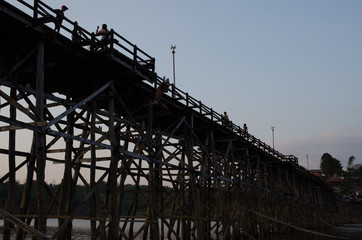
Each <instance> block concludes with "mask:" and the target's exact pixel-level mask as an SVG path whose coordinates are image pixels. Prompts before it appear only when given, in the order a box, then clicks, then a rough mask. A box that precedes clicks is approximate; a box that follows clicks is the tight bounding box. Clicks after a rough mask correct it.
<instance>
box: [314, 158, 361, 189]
mask: <svg viewBox="0 0 362 240" xmlns="http://www.w3.org/2000/svg"><path fill="white" fill-rule="evenodd" d="M354 161H355V157H354V156H350V157H349V159H348V164H347V166H346V170H345V171H344V170H343V167H342V164H341V161H339V160H338V159H336V158H334V157H333V156H332V155H330V154H329V153H324V154H323V155H322V157H321V162H320V168H321V170H322V171H323V173H324V176H322V179H323V180H325V181H327V179H328V178H330V177H341V178H342V179H343V180H342V183H341V186H340V191H339V193H340V194H341V195H349V194H353V193H354V192H355V191H356V189H360V188H362V181H361V180H362V164H355V163H354Z"/></svg>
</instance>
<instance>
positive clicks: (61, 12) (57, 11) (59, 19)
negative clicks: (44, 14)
mask: <svg viewBox="0 0 362 240" xmlns="http://www.w3.org/2000/svg"><path fill="white" fill-rule="evenodd" d="M67 10H68V8H67V6H65V5H63V6H62V8H61V9H55V14H56V16H55V21H54V24H55V27H54V30H55V31H57V32H59V30H60V26H62V22H63V19H64V12H65V11H67Z"/></svg>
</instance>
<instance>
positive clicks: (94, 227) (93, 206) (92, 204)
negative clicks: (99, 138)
mask: <svg viewBox="0 0 362 240" xmlns="http://www.w3.org/2000/svg"><path fill="white" fill-rule="evenodd" d="M95 124H96V102H95V101H93V102H92V116H91V140H92V142H93V141H95V140H96V137H95V131H96V126H95ZM96 161H97V157H96V147H95V146H94V145H93V144H92V145H91V169H90V187H91V188H93V187H94V185H95V179H96ZM96 210H97V209H96V193H94V194H93V195H92V196H91V199H90V213H89V215H90V217H91V218H95V217H96ZM90 227H91V240H96V239H97V225H96V221H95V220H91V222H90Z"/></svg>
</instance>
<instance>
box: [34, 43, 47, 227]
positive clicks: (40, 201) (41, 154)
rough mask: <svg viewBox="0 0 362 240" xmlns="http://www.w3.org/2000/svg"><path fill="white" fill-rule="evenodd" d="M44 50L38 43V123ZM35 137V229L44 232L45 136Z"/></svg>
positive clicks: (40, 106) (38, 134)
mask: <svg viewBox="0 0 362 240" xmlns="http://www.w3.org/2000/svg"><path fill="white" fill-rule="evenodd" d="M44 48H45V44H44V42H43V41H40V42H38V49H37V66H36V109H37V110H38V113H39V114H40V116H39V117H40V121H44V109H43V108H44ZM35 136H36V166H37V171H36V173H37V181H36V183H37V186H36V187H37V194H36V195H37V196H36V197H37V209H38V219H37V221H36V222H37V224H36V225H37V229H38V230H39V231H40V232H42V233H45V232H46V204H45V196H44V184H45V183H44V178H45V159H46V158H45V156H46V149H45V134H44V133H40V132H37V133H35Z"/></svg>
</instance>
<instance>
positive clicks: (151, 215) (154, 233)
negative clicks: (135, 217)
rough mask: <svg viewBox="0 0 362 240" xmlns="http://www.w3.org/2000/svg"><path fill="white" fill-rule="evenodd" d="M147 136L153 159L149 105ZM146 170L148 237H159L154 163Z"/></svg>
mask: <svg viewBox="0 0 362 240" xmlns="http://www.w3.org/2000/svg"><path fill="white" fill-rule="evenodd" d="M147 121H148V122H147V136H146V138H147V139H146V141H147V145H148V146H149V150H148V153H149V157H150V159H154V158H155V151H154V149H153V148H152V143H153V140H152V137H153V134H152V129H153V107H152V106H149V107H148V119H147ZM148 166H149V167H148V171H149V175H148V190H149V196H150V204H149V205H148V209H147V210H148V211H147V212H148V220H149V221H150V222H151V223H150V224H149V226H150V238H151V239H159V238H160V235H159V224H158V218H157V215H156V212H155V210H154V208H156V209H158V202H157V196H156V172H155V171H156V170H155V168H156V164H155V163H154V162H153V161H152V162H149V164H148ZM151 205H153V207H152V206H151ZM146 237H147V232H146V231H145V234H144V236H143V238H144V239H145V238H146Z"/></svg>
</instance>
